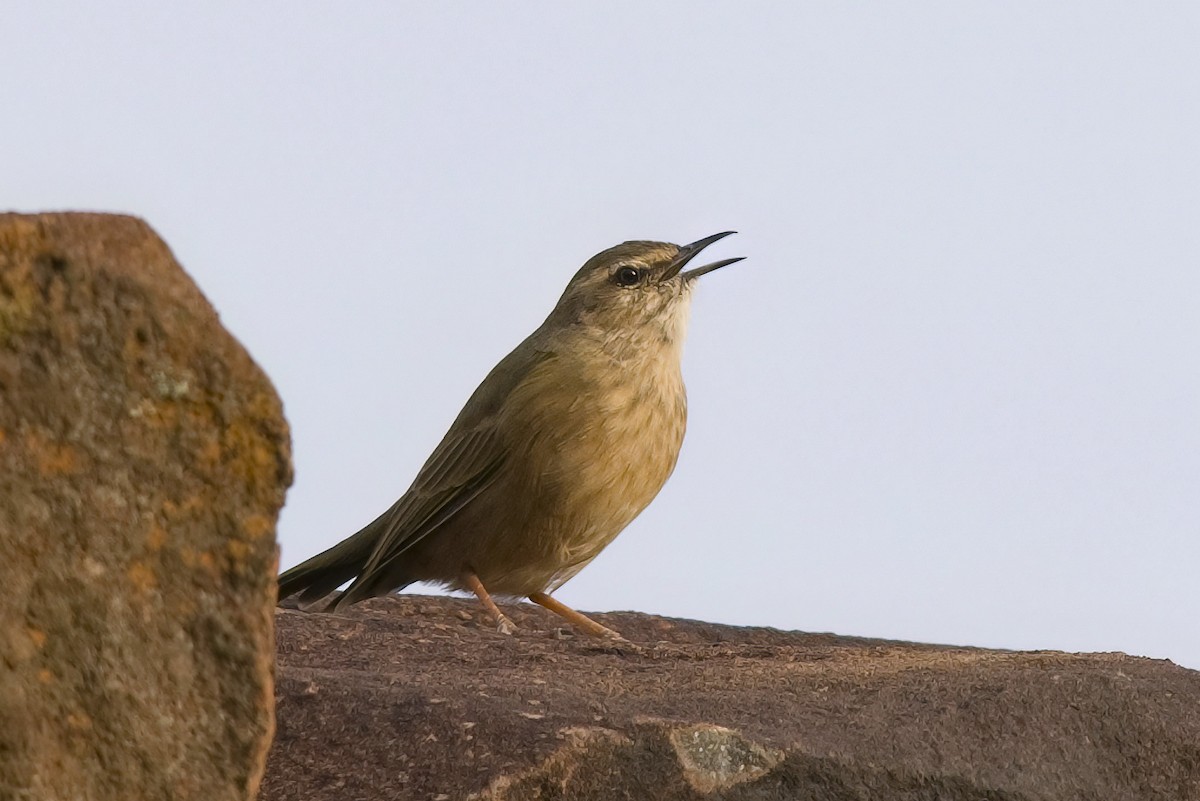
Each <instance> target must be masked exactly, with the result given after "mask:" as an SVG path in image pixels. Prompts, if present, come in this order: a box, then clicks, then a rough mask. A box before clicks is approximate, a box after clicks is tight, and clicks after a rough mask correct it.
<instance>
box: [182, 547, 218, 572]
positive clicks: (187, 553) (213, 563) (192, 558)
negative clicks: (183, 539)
mask: <svg viewBox="0 0 1200 801" xmlns="http://www.w3.org/2000/svg"><path fill="white" fill-rule="evenodd" d="M179 557H180V558H181V559H182V560H183V564H184V565H185V566H186V567H189V568H200V569H201V570H203V571H204V572H206V573H208V574H209V575H210V576H215V575H216V574H217V559H216V557H215V556H213V555H212V553H211V552H209V551H197V550H196V549H195V548H184V549H182V550H181V551H180V552H179Z"/></svg>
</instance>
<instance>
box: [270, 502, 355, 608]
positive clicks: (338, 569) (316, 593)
mask: <svg viewBox="0 0 1200 801" xmlns="http://www.w3.org/2000/svg"><path fill="white" fill-rule="evenodd" d="M378 522H379V521H378V520H376V521H374V522H372V523H370V524H369V525H367V526H366V527H364V528H363V529H362V530H361V531H359V532H358V533H357V534H354V535H353V536H351V537H348V538H347V539H344V540H342V541H341V542H339V543H338V544H337V545H335V546H333V547H332V548H330V549H329V550H327V551H322V552H321V553H319V554H317V555H316V556H314V557H312V558H311V559H306V560H305V561H303V562H301V563H300V564H298V565H296V566H295V567H292V568H289V569H287V570H285V571H283V573H280V574H279V594H278V598H279V599H280V600H283V599H284V598H287V597H288V596H290V595H294V594H295V593H297V592H299V593H301V595H300V601H301V603H309V602H311V601H315V600H318V599H320V598H324V597H325V596H326V595H328V594H329V593H331V592H333V591H334V590H336V589H337V588H338V587H339V586H340V585H342V584H344V583H346V582H347V581H349V580H350V579H352V578H354V577H355V576H357V575H358V574H359V573H360V572H361V571H362V569H363V567H364V566H365V565H366V563H367V560H368V559H369V558H370V556H371V552H372V551H373V550H374V548H375V540H376V536H375V535H376V531H375V528H376V523H378Z"/></svg>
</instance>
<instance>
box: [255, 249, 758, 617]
mask: <svg viewBox="0 0 1200 801" xmlns="http://www.w3.org/2000/svg"><path fill="white" fill-rule="evenodd" d="M733 233H735V232H734V231H724V232H722V233H719V234H714V235H712V236H708V237H705V238H703V239H700V240H697V241H695V242H692V243H691V244H688V245H675V244H672V243H669V242H656V241H641V240H638V241H629V242H623V243H621V244H619V245H616V246H614V247H611V248H608V249H607V250H604V251H601V252H600V253H598V254H596V255H595V256H593V257H592V258H590V259H588V260H587V261H586V262H585V263H584V264H583V266H582V267H581V268H580V269H579V270H578V271H577V272H576V273H575V275H574V277H572V278H571V280H570V281H569V282H568V284H567V286H566V289H565V290H564V291H563V293H562V296H561V297H560V298H559V300H558V303H556V304H555V306H554V308H553V309H552V310H551V312H550V314H549V315H548V316H547V317H546V319H545V321H544V322H543V323H542V324H541V325H540V326H539V327H538V328H537V329H536V330H535V331H534V332H533V333H532V334H530V335H529V336H528V337H527V338H526V339H525V340H524V341H522V342H521V344H519V345H518V346H517V347H516V348H514V349H513V350H512V352H511V353H509V354H508V355H507V356H505V357H504V358H503V359H501V360H500V362H499V363H498V364H497V365H496V366H495V367H494V368H493V369H492V371H491V372H490V373H488V375H487V377H485V378H484V379H483V382H482V383H481V384H480V385H479V387H478V388H477V389H476V390H475V392H474V393H473V394H472V395H471V397H470V399H469V400H468V401H467V403H466V405H465V406H464V407H463V409H462V411H461V412H460V413H459V415H458V417H457V418H456V419H455V420H454V422H453V423H452V424H451V426H450V429H449V431H447V432H446V435H445V437H444V438H443V439H442V441H441V443H440V444H439V445H438V446H437V448H436V449H435V450H434V451H433V454H432V455H431V456H430V457H429V458H428V460H427V461H426V462H425V464H424V465H423V466H422V467H421V469H420V471H419V472H418V473H417V475H416V478H415V479H414V480H413V482H412V485H411V486H410V487H409V489H408V490H407V491H406V492H405V493H404V494H403V495H402V496H401V497H400V498H399V500H397V501H396V502H395V503H394V504H393V505H392V506H391V507H390V508H388V509H387V510H386V511H385V512H383V513H382V514H381V515H379V516H378V517H377V518H375V519H374V520H373V521H372V522H370V523H368V524H367V525H366V526H364V527H363V528H362V529H360V530H359V531H358V532H357V533H355V534H353V535H351V536H350V537H348V538H347V539H345V540H343V541H342V542H340V543H338V544H337V545H334V546H333V547H331V548H329V549H328V550H326V551H324V552H322V553H319V554H317V555H316V556H313V557H312V558H310V559H308V560H306V561H304V562H302V563H300V564H299V565H296V566H295V567H292V568H291V569H289V570H286V571H284V572H283V573H282V574H280V576H279V580H278V597H279V599H280V600H282V599H284V598H287V597H289V596H291V595H293V594H295V593H297V592H299V593H300V598H299V602H300V604H301V605H312V604H315V602H317V601H319V600H321V599H323V598H324V597H326V596H327V595H330V594H331V593H332V592H333V591H334V590H336V589H337V588H338V587H339V586H341V585H343V584H345V583H346V582H347V581H349V582H351V583H350V585H349V586H348V587H347V588H346V590H345V591H344V592H343V593H341V594H340V595H338V596H336V597H335V598H334V599H333V600H332V601H331V602H329V603H328V605H326V606H325V607H324V608H325V610H326V611H329V610H335V609H341V608H344V607H347V606H349V605H350V604H354V603H357V602H358V601H361V600H365V599H367V598H372V597H378V596H383V595H387V594H389V593H392V592H394V591H398V590H400V589H402V588H404V587H406V586H408V585H409V584H412V583H414V582H418V581H421V582H432V583H434V584H439V585H441V586H443V587H446V588H448V589H451V590H459V591H466V592H470V593H472V594H474V595H475V596H476V597H477V598H478V599H479V601H480V603H481V604H482V605H483V607H484V609H485V610H486V612H487V613H488V614H489V615H490V616H491V618H492V620H493V621H494V623H495V625H496V628H497V630H498V631H500V632H503V633H505V634H511V633H513V632H514V631H515V629H516V627H515V626H514V624H513V622H512V621H511V620H510V619H509V618H508V616H506V615H505V614H504V613H503V612H502V611H501V610H500V608H499V607H498V606H497V605H496V603H495V600H494V599H493V597H492V596H493V595H495V596H498V597H503V598H509V599H520V598H528V599H529V600H530V601H532V602H534V603H536V604H538V605H540V606H542V607H545V608H546V609H548V610H550V611H551V612H554V613H556V614H558V615H560V616H561V617H563V618H564V619H565V620H567V621H568V622H569V623H571V624H572V625H573V626H574V627H576V628H577V629H579V630H581V631H582V632H584V633H585V634H588V635H591V636H594V637H602V638H603V637H607V638H613V639H617V640H620V639H622V638H621V636H620V634H618V633H617V632H615V631H613V630H612V629H610V628H608V627H606V626H604V625H602V624H600V623H597V622H596V621H594V620H592V619H591V618H589V617H587V616H585V615H584V614H582V613H581V612H578V611H576V610H574V609H571V608H570V607H568V606H566V605H565V604H563V603H561V602H560V601H558V600H557V599H555V598H553V597H552V596H551V593H553V592H554V591H555V590H557V589H558V588H559V587H561V586H562V585H563V584H564V583H565V582H567V581H568V580H569V579H571V578H572V577H573V576H575V575H576V574H577V573H578V572H579V571H580V570H581V569H583V568H584V567H585V566H586V565H587V564H588V563H589V562H591V561H592V560H593V559H595V558H596V556H597V555H598V554H599V553H600V552H601V551H602V550H603V549H604V548H605V547H606V546H607V545H608V544H609V543H611V542H612V541H613V539H614V538H615V537H616V536H617V535H618V534H620V533H621V531H622V530H623V529H624V528H625V527H626V526H627V525H629V523H630V522H631V521H633V519H634V518H635V517H637V516H638V514H640V513H641V512H642V510H643V509H645V508H646V507H647V506H648V505H649V504H650V502H651V501H652V500H654V498H655V496H656V495H658V492H659V490H660V489H662V487H663V485H664V484H665V483H666V481H667V479H668V478H669V477H670V475H671V473H672V472H673V470H674V469H675V464H676V461H677V460H678V457H679V450H680V446H681V445H682V443H683V437H684V430H685V428H686V424H687V393H686V390H685V388H684V383H683V376H682V372H681V356H682V348H683V342H684V337H685V334H686V330H687V321H688V314H689V309H690V305H691V298H692V293H693V290H694V288H695V286H696V283H697V280H698V279H699V278H700V277H701V276H704V275H707V274H708V273H711V272H713V271H714V270H718V269H720V268H722V267H726V266H728V265H730V264H734V263H736V262H739V261H742V260H743V259H744V257H736V258H727V259H722V260H719V261H715V262H712V263H709V264H705V265H704V266H701V267H693V268H692V269H690V270H685V269H684V268H685V267H686V266H687V265H688V264H689V263H691V261H692V260H693V259H694V258H695V257H696V256H697V255H698V254H699V253H700V252H701V251H703V250H704V249H705V248H707V247H708V246H709V245H712V244H713V243H715V242H717V241H719V240H721V239H724V238H725V237H727V236H730V235H731V234H733Z"/></svg>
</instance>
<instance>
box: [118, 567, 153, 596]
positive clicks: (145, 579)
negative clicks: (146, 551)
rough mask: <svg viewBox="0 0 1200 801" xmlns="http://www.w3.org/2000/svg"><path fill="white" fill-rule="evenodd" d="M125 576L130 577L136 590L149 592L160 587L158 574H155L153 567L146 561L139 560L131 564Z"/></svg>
mask: <svg viewBox="0 0 1200 801" xmlns="http://www.w3.org/2000/svg"><path fill="white" fill-rule="evenodd" d="M125 577H126V578H128V579H129V583H130V584H131V585H132V586H133V589H134V590H135V591H136V592H140V593H148V592H150V591H152V590H155V589H158V576H156V575H155V574H154V570H153V568H151V567H150V566H149V565H147V564H146V563H145V562H142V561H137V562H134V563H133V564H131V565H130V566H129V568H128V569H127V570H126V571H125Z"/></svg>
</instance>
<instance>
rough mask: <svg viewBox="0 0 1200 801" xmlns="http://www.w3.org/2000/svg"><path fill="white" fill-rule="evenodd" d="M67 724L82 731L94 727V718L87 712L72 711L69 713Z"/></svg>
mask: <svg viewBox="0 0 1200 801" xmlns="http://www.w3.org/2000/svg"><path fill="white" fill-rule="evenodd" d="M67 725H68V726H70V727H71V728H72V729H77V730H80V731H83V730H86V729H90V728H92V719H91V718H90V717H88V716H87V713H85V712H72V713H71V714H69V715H67Z"/></svg>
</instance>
